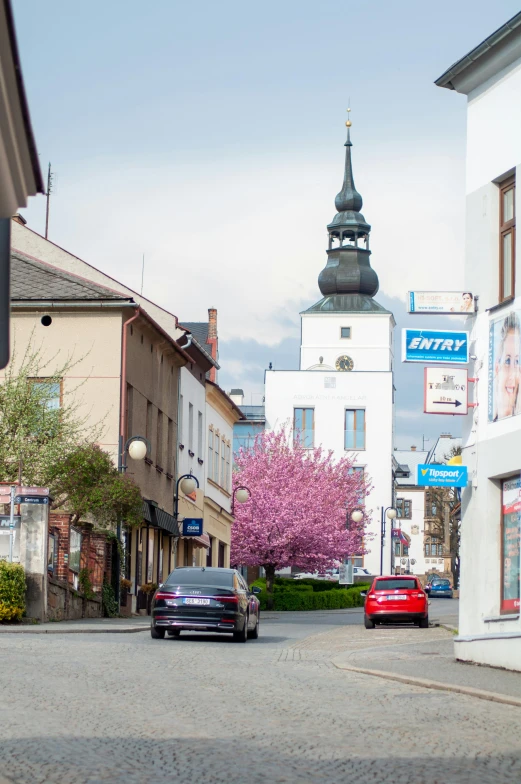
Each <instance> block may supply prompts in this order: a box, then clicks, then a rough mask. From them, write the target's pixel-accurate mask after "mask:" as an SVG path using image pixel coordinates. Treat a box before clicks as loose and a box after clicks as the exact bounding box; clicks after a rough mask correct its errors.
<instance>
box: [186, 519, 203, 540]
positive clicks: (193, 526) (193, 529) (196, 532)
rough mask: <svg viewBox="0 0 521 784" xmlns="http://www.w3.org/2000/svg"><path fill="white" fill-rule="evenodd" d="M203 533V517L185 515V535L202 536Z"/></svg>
mask: <svg viewBox="0 0 521 784" xmlns="http://www.w3.org/2000/svg"><path fill="white" fill-rule="evenodd" d="M202 533H203V518H202V517H185V519H184V520H183V536H202Z"/></svg>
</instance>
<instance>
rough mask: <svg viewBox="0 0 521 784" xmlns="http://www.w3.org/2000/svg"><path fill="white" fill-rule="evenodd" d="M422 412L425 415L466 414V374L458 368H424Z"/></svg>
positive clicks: (467, 386) (463, 369)
mask: <svg viewBox="0 0 521 784" xmlns="http://www.w3.org/2000/svg"><path fill="white" fill-rule="evenodd" d="M424 384H425V387H424V397H423V403H424V406H423V411H424V413H425V414H452V415H453V416H465V415H466V414H467V413H468V405H469V401H468V388H469V385H468V373H467V369H466V368H459V367H426V368H425V378H424Z"/></svg>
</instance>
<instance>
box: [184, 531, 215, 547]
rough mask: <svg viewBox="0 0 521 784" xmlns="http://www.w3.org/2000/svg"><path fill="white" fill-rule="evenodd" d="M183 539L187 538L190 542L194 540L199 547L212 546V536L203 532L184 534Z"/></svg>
mask: <svg viewBox="0 0 521 784" xmlns="http://www.w3.org/2000/svg"><path fill="white" fill-rule="evenodd" d="M181 539H186V541H188V542H193V543H194V544H195V545H197V546H198V547H210V546H211V542H210V537H209V536H208V534H201V536H182V537H181Z"/></svg>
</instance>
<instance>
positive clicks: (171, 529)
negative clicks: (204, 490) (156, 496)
mask: <svg viewBox="0 0 521 784" xmlns="http://www.w3.org/2000/svg"><path fill="white" fill-rule="evenodd" d="M143 518H144V519H145V521H146V522H147V523H148V524H149V525H153V526H154V527H155V528H161V529H162V530H163V531H166V532H167V533H168V534H170V536H179V526H178V524H177V521H176V519H175V517H173V516H172V515H171V514H168V512H165V510H164V509H160V508H159V507H158V506H155V505H154V504H152V503H151V502H150V501H147V500H143ZM208 546H209V545H208Z"/></svg>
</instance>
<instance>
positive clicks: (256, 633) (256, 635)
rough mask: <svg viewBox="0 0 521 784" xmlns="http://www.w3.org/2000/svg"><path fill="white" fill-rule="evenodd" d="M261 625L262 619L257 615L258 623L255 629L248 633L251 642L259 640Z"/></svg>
mask: <svg viewBox="0 0 521 784" xmlns="http://www.w3.org/2000/svg"><path fill="white" fill-rule="evenodd" d="M259 625H260V617H259V614H258V613H257V623H256V624H255V629H252V630H251V631H249V632H248V637H249V638H250V640H258V639H259Z"/></svg>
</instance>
